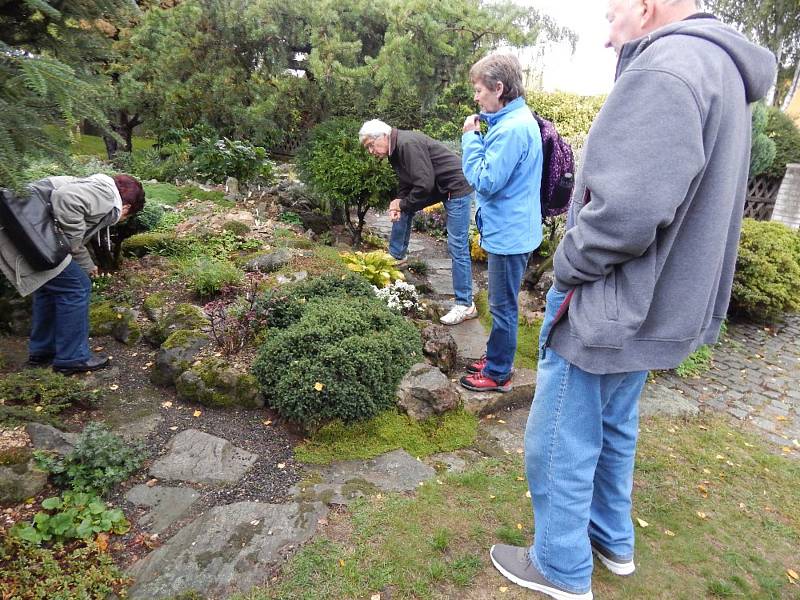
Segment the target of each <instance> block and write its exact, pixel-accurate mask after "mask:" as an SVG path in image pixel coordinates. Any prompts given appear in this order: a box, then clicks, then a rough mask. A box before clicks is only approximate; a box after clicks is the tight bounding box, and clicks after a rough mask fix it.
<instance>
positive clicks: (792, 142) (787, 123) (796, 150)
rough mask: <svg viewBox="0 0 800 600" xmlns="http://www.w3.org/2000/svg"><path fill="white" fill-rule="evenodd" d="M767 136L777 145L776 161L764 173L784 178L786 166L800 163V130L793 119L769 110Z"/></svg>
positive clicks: (775, 110) (772, 109)
mask: <svg viewBox="0 0 800 600" xmlns="http://www.w3.org/2000/svg"><path fill="white" fill-rule="evenodd" d="M767 115H768V116H767V127H766V134H767V136H768V137H769V138H770V139H771V140H772V141H773V142H774V143H775V159H774V160H773V161H772V164H771V165H770V166H769V168H767V169H766V170H765V171H764V173H765V174H766V175H769V176H770V177H777V178H781V177H783V175H784V173H786V165H788V164H791V163H800V129H798V127H797V125H796V124H795V122H794V121H793V120H792V118H791V117H790V116H789V115H787V114H785V113H782V112H781V111H780V110H778V109H777V108H772V107H771V108H769V109H768V110H767Z"/></svg>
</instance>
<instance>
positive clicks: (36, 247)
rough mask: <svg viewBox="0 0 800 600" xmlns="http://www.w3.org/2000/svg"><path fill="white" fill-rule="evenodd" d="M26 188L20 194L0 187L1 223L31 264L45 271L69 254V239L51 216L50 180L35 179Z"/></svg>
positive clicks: (38, 269)
mask: <svg viewBox="0 0 800 600" xmlns="http://www.w3.org/2000/svg"><path fill="white" fill-rule="evenodd" d="M27 190H28V195H27V196H24V197H20V196H17V195H16V194H14V192H12V191H11V190H7V189H5V188H0V225H1V226H2V227H3V230H4V231H5V232H6V234H8V237H9V239H10V240H11V243H13V244H14V247H15V248H16V249H17V250H18V251H19V253H20V254H22V256H23V257H24V258H25V260H26V261H28V263H29V264H30V265H31V267H33V268H34V269H35V270H37V271H47V270H49V269H53V268H55V267H57V266H58V265H60V264H61V261H63V260H64V258H66V256H67V254H69V252H70V246H69V241H68V240H67V237H66V236H65V235H64V232H63V231H62V230H61V226H60V225H59V224H58V221H57V220H56V219H55V217H54V216H53V206H52V204H51V203H50V195H51V194H52V193H53V186H52V184H50V183H49V182H47V181H38V182H36V183H33V184H31V185H29V186H28V188H27Z"/></svg>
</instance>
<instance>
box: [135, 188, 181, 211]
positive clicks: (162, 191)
mask: <svg viewBox="0 0 800 600" xmlns="http://www.w3.org/2000/svg"><path fill="white" fill-rule="evenodd" d="M142 187H143V188H144V195H145V198H147V201H148V202H156V203H158V204H167V205H169V206H175V205H176V204H177V203H178V202H180V201H181V200H182V199H183V193H182V192H181V190H180V188H178V187H177V186H175V185H172V184H171V183H143V184H142Z"/></svg>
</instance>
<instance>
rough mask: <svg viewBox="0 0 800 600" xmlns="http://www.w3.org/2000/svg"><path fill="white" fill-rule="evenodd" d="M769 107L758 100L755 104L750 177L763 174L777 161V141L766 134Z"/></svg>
mask: <svg viewBox="0 0 800 600" xmlns="http://www.w3.org/2000/svg"><path fill="white" fill-rule="evenodd" d="M766 128H767V107H766V106H765V105H764V104H763V103H762V102H758V103H757V104H755V105H754V106H753V141H752V145H751V149H750V177H755V176H757V175H761V173H763V172H764V171H766V170H767V169H769V168H770V166H771V165H772V163H773V162H774V161H775V153H776V147H775V142H774V141H773V140H772V139H770V137H769V136H768V135H767V134H766Z"/></svg>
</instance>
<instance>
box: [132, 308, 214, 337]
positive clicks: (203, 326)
mask: <svg viewBox="0 0 800 600" xmlns="http://www.w3.org/2000/svg"><path fill="white" fill-rule="evenodd" d="M154 303H155V301H152V302H151V303H150V304H154ZM161 315H162V316H161V317H160V318H159V319H158V320H157V321H156V322H155V323H153V325H152V326H151V327H150V328H148V329H147V330H146V331H145V333H144V337H145V339H146V340H147V341H148V342H150V343H151V344H153V345H154V346H160V345H162V344H164V343H165V342H166V340H168V339H169V338H170V337H171V336H172V335H173V334H174V333H175V332H177V331H196V330H199V331H204V330H207V329H208V327H209V325H210V322H209V320H208V317H207V316H206V313H205V312H203V309H202V308H200V307H199V306H195V305H194V304H188V303H182V304H176V305H175V306H173V307H172V308H171V309H170V310H168V311H166V312H165V311H161Z"/></svg>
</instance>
